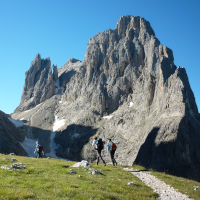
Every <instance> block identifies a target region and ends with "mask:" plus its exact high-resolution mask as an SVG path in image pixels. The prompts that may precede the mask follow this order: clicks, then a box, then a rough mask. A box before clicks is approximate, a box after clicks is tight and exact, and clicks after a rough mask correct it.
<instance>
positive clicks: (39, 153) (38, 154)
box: [34, 141, 44, 158]
mask: <svg viewBox="0 0 200 200" xmlns="http://www.w3.org/2000/svg"><path fill="white" fill-rule="evenodd" d="M34 154H36V157H37V158H42V154H43V155H44V151H43V146H42V145H40V144H39V143H38V141H36V147H35V151H34Z"/></svg>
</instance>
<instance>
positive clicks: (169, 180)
mask: <svg viewBox="0 0 200 200" xmlns="http://www.w3.org/2000/svg"><path fill="white" fill-rule="evenodd" d="M133 168H134V169H138V170H141V171H149V172H151V174H152V175H154V176H156V177H157V178H159V179H160V180H163V181H164V182H165V183H166V184H168V185H170V186H172V187H174V188H175V189H177V190H178V191H179V192H181V193H182V194H186V195H188V196H189V198H193V199H195V200H198V199H200V189H199V190H194V189H195V186H200V183H199V182H197V181H193V180H190V179H186V178H182V177H177V176H173V175H169V174H166V173H161V172H155V171H153V170H152V169H146V168H145V167H142V166H139V165H134V166H133Z"/></svg>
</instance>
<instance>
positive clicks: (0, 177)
mask: <svg viewBox="0 0 200 200" xmlns="http://www.w3.org/2000/svg"><path fill="white" fill-rule="evenodd" d="M12 157H14V158H16V159H17V160H16V161H15V162H14V163H16V162H22V163H23V164H24V165H26V166H27V168H26V169H23V170H12V171H7V170H1V169H0V199H55V200H57V199H87V200H89V199H91V200H94V199H99V200H100V199H102V200H104V199H111V200H118V199H119V200H126V199H136V200H141V199H143V200H146V199H156V198H157V197H158V195H157V194H156V193H154V192H153V190H152V189H151V188H149V187H147V186H146V185H145V184H143V183H142V182H141V181H140V180H139V179H138V178H137V177H135V176H133V175H132V174H131V173H130V172H126V171H124V170H123V169H122V167H121V166H118V167H113V166H111V165H108V166H106V167H104V166H103V165H102V164H100V165H98V166H97V165H96V164H91V165H92V167H93V168H94V169H97V170H98V171H101V172H102V174H103V175H90V174H89V173H88V172H89V170H86V169H84V168H73V170H74V171H75V172H76V174H69V169H71V166H72V165H73V164H74V163H75V162H70V161H64V160H57V159H46V158H45V159H36V158H28V157H20V156H10V155H3V154H0V166H3V165H8V166H10V165H11V164H13V163H12V162H11V161H9V160H4V159H3V158H12ZM133 167H134V168H135V169H136V168H137V169H139V170H141V171H150V172H151V174H153V175H155V176H156V177H158V178H159V179H161V180H163V181H164V182H165V183H167V184H169V185H171V186H173V187H174V188H175V189H178V190H179V191H180V192H182V193H185V194H187V195H189V197H190V198H194V199H196V200H197V199H200V190H197V191H195V190H194V186H200V183H199V182H195V181H192V180H188V179H184V178H180V177H175V176H172V175H168V174H165V173H159V172H155V171H153V170H149V169H146V168H144V167H141V166H138V165H134V166H133ZM79 175H81V177H79ZM128 182H134V183H135V184H136V185H137V187H135V186H128V185H127V183H128Z"/></svg>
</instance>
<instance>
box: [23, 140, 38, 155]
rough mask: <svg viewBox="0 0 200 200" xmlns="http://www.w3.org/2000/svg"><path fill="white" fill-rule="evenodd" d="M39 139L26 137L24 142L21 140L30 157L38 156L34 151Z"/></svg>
mask: <svg viewBox="0 0 200 200" xmlns="http://www.w3.org/2000/svg"><path fill="white" fill-rule="evenodd" d="M38 140H39V139H28V138H27V137H25V140H24V141H23V142H20V144H21V146H22V147H23V148H24V150H25V151H26V152H27V153H28V157H36V155H35V154H34V151H35V148H36V141H38Z"/></svg>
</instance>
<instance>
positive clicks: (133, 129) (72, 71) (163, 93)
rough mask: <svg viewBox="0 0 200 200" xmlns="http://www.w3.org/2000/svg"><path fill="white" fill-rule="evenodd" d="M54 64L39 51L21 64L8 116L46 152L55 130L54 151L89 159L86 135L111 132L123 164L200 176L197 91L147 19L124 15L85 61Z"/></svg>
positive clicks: (96, 39) (98, 40)
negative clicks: (17, 96) (16, 98)
mask: <svg viewBox="0 0 200 200" xmlns="http://www.w3.org/2000/svg"><path fill="white" fill-rule="evenodd" d="M53 69H54V70H53V73H52V70H51V67H50V59H49V58H48V59H45V60H44V59H41V57H40V55H39V54H38V55H37V56H36V58H35V59H34V61H33V62H32V63H31V67H30V69H29V70H28V71H27V72H26V80H25V85H24V89H23V93H22V99H21V103H20V105H19V107H18V108H17V109H16V110H15V112H14V114H13V115H12V117H13V118H15V119H21V118H23V119H24V120H26V123H25V125H24V126H26V137H27V138H29V139H33V140H34V139H36V138H39V141H40V142H41V143H43V144H44V147H45V150H46V152H47V153H48V152H50V151H51V148H50V143H51V139H52V138H53V137H51V135H52V134H54V133H53V132H56V133H57V134H55V137H54V138H53V140H54V142H55V143H56V144H57V149H56V155H57V156H59V157H63V158H67V159H70V160H81V159H87V160H89V161H94V160H95V158H96V157H95V156H96V154H95V151H94V150H93V149H92V147H91V142H92V138H91V137H92V136H93V135H94V134H96V135H97V136H99V137H101V138H103V140H106V139H107V138H108V137H111V138H112V139H113V140H114V141H115V142H116V144H117V146H118V149H117V152H116V158H117V160H118V162H119V163H121V164H123V165H132V164H133V163H134V162H135V163H140V164H142V165H145V166H147V167H151V168H154V169H156V170H161V171H166V170H167V171H168V172H170V173H175V174H177V175H180V176H186V177H190V178H193V179H196V180H200V117H199V113H198V109H197V106H196V103H195V98H194V95H193V92H192V90H191V88H190V84H189V81H188V77H187V74H186V71H185V69H184V68H183V67H178V68H177V67H176V66H175V65H174V58H173V52H172V50H171V49H169V48H167V47H166V46H163V45H162V44H161V43H160V41H159V40H158V39H157V38H156V36H155V33H154V31H153V29H152V27H151V26H150V23H149V22H148V21H146V20H145V19H143V18H140V17H135V16H122V17H121V18H120V20H119V21H118V22H117V26H116V28H115V29H114V30H108V31H103V32H101V33H98V34H97V35H95V36H94V37H93V38H90V40H89V42H88V46H87V50H86V53H85V58H84V61H83V62H81V61H78V60H76V59H69V60H68V62H67V63H66V64H65V65H64V66H62V67H61V68H60V69H59V70H57V67H56V66H53ZM106 116H107V117H106ZM103 156H104V157H105V160H106V161H107V162H108V161H109V160H110V158H109V155H108V154H106V152H105V151H104V152H103Z"/></svg>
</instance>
